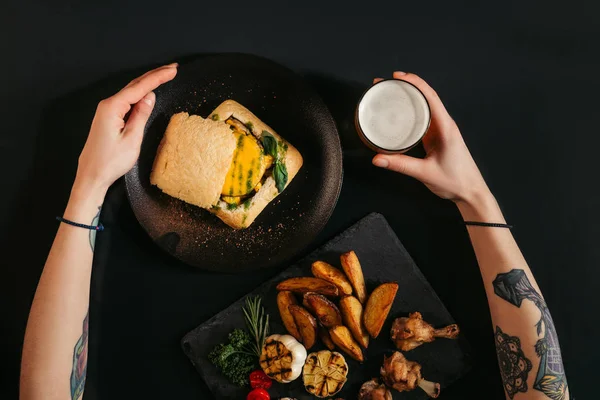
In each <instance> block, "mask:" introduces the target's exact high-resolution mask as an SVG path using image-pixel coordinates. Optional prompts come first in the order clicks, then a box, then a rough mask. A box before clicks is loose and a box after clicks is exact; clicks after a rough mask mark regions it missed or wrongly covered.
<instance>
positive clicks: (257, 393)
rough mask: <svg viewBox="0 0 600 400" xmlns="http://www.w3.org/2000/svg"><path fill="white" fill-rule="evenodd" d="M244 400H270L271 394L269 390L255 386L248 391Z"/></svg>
mask: <svg viewBox="0 0 600 400" xmlns="http://www.w3.org/2000/svg"><path fill="white" fill-rule="evenodd" d="M246 400H271V396H269V392H267V391H266V390H265V389H263V388H256V389H254V390H252V391H251V392H250V393H248V397H246Z"/></svg>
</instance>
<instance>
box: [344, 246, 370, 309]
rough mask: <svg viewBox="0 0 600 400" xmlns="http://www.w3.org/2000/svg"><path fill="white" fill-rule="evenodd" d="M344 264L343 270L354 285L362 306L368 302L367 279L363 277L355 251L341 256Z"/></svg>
mask: <svg viewBox="0 0 600 400" xmlns="http://www.w3.org/2000/svg"><path fill="white" fill-rule="evenodd" d="M340 261H341V262H342V268H343V269H344V272H345V273H346V276H347V277H348V279H349V280H350V283H352V287H353V288H354V292H355V293H356V297H357V298H358V300H360V302H361V303H362V304H364V303H365V301H366V300H367V287H366V286H365V277H364V276H363V271H362V268H361V267H360V262H359V261H358V257H357V256H356V253H355V252H354V251H349V252H347V253H344V254H342V255H341V256H340Z"/></svg>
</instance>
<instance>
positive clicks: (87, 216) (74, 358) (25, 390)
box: [21, 183, 104, 400]
mask: <svg viewBox="0 0 600 400" xmlns="http://www.w3.org/2000/svg"><path fill="white" fill-rule="evenodd" d="M103 198H104V193H103V191H102V190H97V189H95V188H92V187H83V186H82V185H80V184H78V183H76V184H75V185H74V187H73V190H72V192H71V196H70V199H69V203H68V205H67V208H66V210H65V213H64V217H65V218H66V219H69V220H72V221H76V222H81V223H84V224H95V218H96V216H97V215H98V214H99V210H100V206H101V204H102V200H103ZM94 241H95V232H92V231H89V230H87V229H82V228H78V227H74V226H70V225H67V224H64V223H62V224H60V226H59V228H58V232H57V235H56V238H55V240H54V243H53V244H52V248H51V250H50V254H49V255H48V259H47V261H46V265H45V266H44V270H43V272H42V276H41V278H40V281H39V284H38V287H37V290H36V293H35V297H34V300H33V304H32V307H31V312H30V315H29V320H28V322H27V330H26V334H25V341H24V344H23V359H22V368H21V399H23V400H36V399H61V400H62V399H64V400H67V399H71V398H78V397H80V396H81V394H82V392H83V384H84V382H85V368H86V366H87V322H88V321H87V313H88V306H89V293H90V277H91V270H92V258H93V244H94Z"/></svg>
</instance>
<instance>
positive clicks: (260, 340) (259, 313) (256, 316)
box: [242, 296, 269, 357]
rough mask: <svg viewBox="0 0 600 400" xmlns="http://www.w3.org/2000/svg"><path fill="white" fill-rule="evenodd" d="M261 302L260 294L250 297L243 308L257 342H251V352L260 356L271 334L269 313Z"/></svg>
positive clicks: (247, 322) (251, 333) (251, 332)
mask: <svg viewBox="0 0 600 400" xmlns="http://www.w3.org/2000/svg"><path fill="white" fill-rule="evenodd" d="M261 302H262V299H261V298H260V296H256V297H248V298H247V299H246V306H245V307H244V308H242V310H243V311H244V316H245V317H246V325H247V326H248V330H249V331H250V335H251V336H252V337H254V339H255V343H252V344H250V346H249V347H250V350H251V352H252V353H254V354H256V356H258V357H260V354H261V353H262V348H263V346H264V345H265V340H266V339H267V335H268V334H269V314H267V313H265V309H264V308H263V307H262V305H261Z"/></svg>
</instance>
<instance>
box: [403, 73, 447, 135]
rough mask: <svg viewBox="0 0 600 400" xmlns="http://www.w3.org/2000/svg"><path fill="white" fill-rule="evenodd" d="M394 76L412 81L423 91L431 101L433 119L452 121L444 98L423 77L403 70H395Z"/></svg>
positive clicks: (441, 121) (442, 121)
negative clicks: (443, 101)
mask: <svg viewBox="0 0 600 400" xmlns="http://www.w3.org/2000/svg"><path fill="white" fill-rule="evenodd" d="M393 76H394V78H395V79H402V80H403V81H407V82H410V83H412V84H413V85H415V86H416V87H417V88H418V89H419V90H420V91H421V92H423V94H424V95H425V98H426V99H427V102H428V103H429V108H430V109H431V117H432V119H436V120H437V121H438V122H439V123H441V124H446V123H448V122H452V118H451V117H450V115H449V114H448V111H446V107H444V103H442V100H440V97H439V96H438V94H437V93H436V92H435V90H433V88H432V87H431V86H429V85H428V84H427V82H425V81H424V80H423V79H422V78H421V77H419V76H418V75H415V74H411V73H406V72H402V71H396V72H394V75H393Z"/></svg>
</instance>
